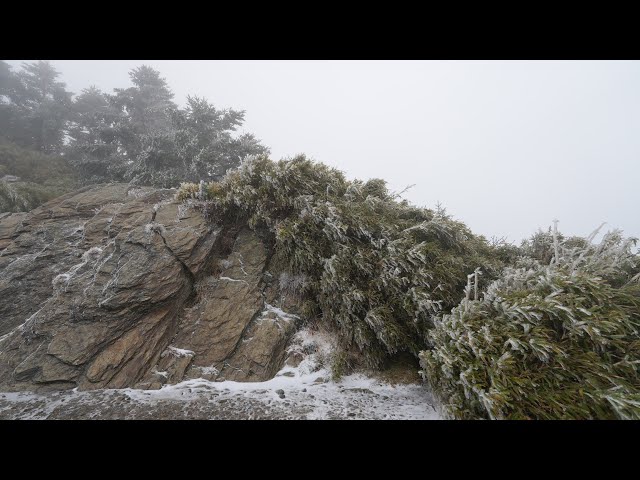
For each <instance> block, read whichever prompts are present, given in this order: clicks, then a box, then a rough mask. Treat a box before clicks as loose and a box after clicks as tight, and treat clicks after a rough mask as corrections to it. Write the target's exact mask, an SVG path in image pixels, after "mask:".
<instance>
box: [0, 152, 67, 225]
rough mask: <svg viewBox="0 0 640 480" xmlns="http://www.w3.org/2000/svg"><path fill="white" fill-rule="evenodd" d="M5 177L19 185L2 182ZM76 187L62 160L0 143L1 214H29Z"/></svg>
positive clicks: (61, 158)
mask: <svg viewBox="0 0 640 480" xmlns="http://www.w3.org/2000/svg"><path fill="white" fill-rule="evenodd" d="M5 175H10V176H16V177H18V178H19V181H4V180H2V178H3V177H4V176H5ZM76 186H77V183H76V178H75V176H74V174H73V171H72V169H71V167H69V165H68V164H67V162H66V160H65V159H64V157H60V156H54V155H45V154H42V153H40V152H37V151H34V150H30V149H26V148H22V147H19V146H17V145H15V144H13V143H10V142H7V141H0V213H2V212H24V211H29V210H31V209H33V208H35V207H37V206H39V205H41V204H43V203H45V202H46V201H48V200H51V199H52V198H55V197H58V196H60V195H62V194H64V193H66V192H69V191H71V190H73V189H74V188H75V187H76Z"/></svg>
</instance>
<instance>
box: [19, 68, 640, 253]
mask: <svg viewBox="0 0 640 480" xmlns="http://www.w3.org/2000/svg"><path fill="white" fill-rule="evenodd" d="M9 63H10V64H12V65H14V66H15V67H18V66H19V64H20V61H9ZM53 63H54V64H55V66H56V68H57V69H58V70H59V71H60V72H61V73H62V80H64V81H65V82H66V83H67V86H68V89H69V90H71V91H73V92H76V93H78V92H79V91H80V90H81V89H82V88H85V87H87V86H89V85H90V84H94V85H96V86H97V87H99V88H101V89H102V90H104V91H107V92H111V90H112V89H113V88H114V87H126V86H129V85H130V84H129V78H128V75H127V72H128V71H129V70H130V69H131V68H133V67H136V66H139V65H141V64H147V65H150V66H152V67H154V68H156V69H157V70H160V71H161V72H162V74H163V76H164V77H166V79H167V81H168V83H169V85H170V86H171V88H172V89H173V91H174V93H175V95H176V101H177V102H178V103H180V104H183V102H184V99H185V98H186V95H187V94H195V95H200V96H204V97H207V98H208V99H209V100H210V101H212V102H213V103H214V104H215V105H216V107H232V108H235V109H243V110H246V111H247V113H246V122H245V124H244V127H243V130H244V131H246V132H251V133H254V134H255V135H256V136H257V137H258V138H260V139H261V140H262V141H263V143H264V144H266V145H267V146H268V147H269V148H270V149H271V152H272V158H274V159H279V158H281V157H286V156H292V155H295V154H297V153H305V154H307V155H308V156H310V157H311V158H314V159H315V160H318V161H321V162H324V163H326V164H329V165H332V166H335V167H337V168H339V169H341V170H343V171H344V172H345V173H346V174H347V175H348V176H349V177H350V178H361V179H368V178H372V177H379V178H384V179H385V180H387V181H388V183H389V186H390V188H391V189H393V190H401V189H403V188H404V187H406V186H407V185H411V184H415V187H413V188H412V189H411V190H409V191H408V192H407V193H406V194H405V198H407V199H408V200H410V201H411V202H413V203H415V204H417V205H420V206H426V207H434V206H435V204H436V202H438V201H439V202H441V203H442V205H443V206H445V207H446V208H447V211H448V212H449V213H450V214H452V215H453V216H454V217H455V218H457V219H459V220H462V221H464V222H465V223H467V225H469V227H470V228H471V229H472V230H473V231H474V232H476V233H480V234H484V235H486V236H487V237H491V236H493V235H496V236H506V237H507V238H508V239H509V240H516V241H518V242H519V241H520V239H522V238H524V237H527V236H529V235H530V234H532V233H534V232H535V231H536V230H537V228H538V227H545V228H546V226H548V225H550V224H551V221H552V220H553V219H554V218H558V219H559V220H560V224H559V227H560V230H561V231H563V232H564V233H567V234H578V235H586V234H588V233H590V232H591V231H592V230H593V229H594V228H595V227H597V226H598V225H599V224H600V223H601V222H608V227H609V228H613V227H619V228H622V229H623V230H624V231H625V233H626V234H628V235H633V236H640V215H639V214H638V207H639V206H640V182H639V180H640V62H637V61H606V62H605V61H144V60H140V61H134V60H126V61H86V60H85V61H79V60H74V61H71V60H64V61H54V62H53Z"/></svg>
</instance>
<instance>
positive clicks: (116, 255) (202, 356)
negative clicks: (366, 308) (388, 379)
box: [0, 184, 298, 390]
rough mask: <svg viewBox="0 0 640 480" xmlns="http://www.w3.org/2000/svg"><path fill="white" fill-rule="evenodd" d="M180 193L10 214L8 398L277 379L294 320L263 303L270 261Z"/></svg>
mask: <svg viewBox="0 0 640 480" xmlns="http://www.w3.org/2000/svg"><path fill="white" fill-rule="evenodd" d="M174 193H175V192H174V191H172V190H155V189H150V188H136V187H131V186H129V185H127V184H109V185H101V186H94V187H86V188H84V189H82V190H80V191H77V192H74V193H71V194H68V195H65V196H63V197H60V198H58V199H55V200H53V201H50V202H48V203H47V204H45V205H43V206H41V207H39V208H37V209H35V210H33V211H32V212H30V213H27V214H25V213H20V214H11V215H6V214H4V215H0V389H2V390H43V389H62V388H75V387H79V388H80V389H96V388H124V387H138V388H159V387H160V386H161V385H163V384H165V383H177V382H179V381H181V380H183V379H184V378H194V377H199V376H202V377H205V378H209V379H223V378H227V379H233V380H238V381H260V380H266V379H268V378H271V377H272V376H273V375H274V374H275V372H277V371H278V369H279V368H280V367H281V366H282V363H283V362H284V356H285V351H286V347H287V344H288V342H289V339H290V338H291V336H292V334H293V333H294V332H295V330H296V328H297V325H298V317H296V316H295V315H292V314H288V313H286V312H284V311H282V310H281V309H280V308H279V307H278V306H277V305H272V303H276V302H274V300H271V299H272V298H273V297H274V296H273V295H272V294H270V295H268V298H269V299H270V301H271V303H267V301H266V300H265V299H266V298H267V295H266V293H265V292H267V291H269V292H272V291H273V289H274V286H273V285H270V284H269V283H268V279H270V278H272V276H271V275H269V274H268V272H267V266H268V261H269V256H270V254H269V252H268V251H267V250H266V249H265V247H264V246H263V244H262V242H261V241H260V239H259V238H258V237H257V236H256V235H255V233H253V232H252V231H251V230H249V229H248V228H246V227H244V228H239V227H238V226H233V227H231V226H225V225H215V224H214V223H212V222H210V221H207V220H206V219H205V218H203V216H202V215H201V214H200V213H199V211H197V210H195V209H192V208H187V207H186V206H184V205H182V204H180V203H178V202H176V201H174ZM265 279H266V280H267V281H265ZM280 306H282V305H280Z"/></svg>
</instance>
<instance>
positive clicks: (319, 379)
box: [313, 377, 324, 383]
mask: <svg viewBox="0 0 640 480" xmlns="http://www.w3.org/2000/svg"><path fill="white" fill-rule="evenodd" d="M313 383H324V377H318V378H316V379H315V380H314V381H313Z"/></svg>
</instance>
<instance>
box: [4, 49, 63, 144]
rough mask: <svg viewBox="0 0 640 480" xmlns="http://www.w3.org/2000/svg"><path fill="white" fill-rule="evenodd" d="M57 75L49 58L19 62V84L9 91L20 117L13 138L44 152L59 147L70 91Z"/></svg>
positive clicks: (61, 140) (61, 142)
mask: <svg viewBox="0 0 640 480" xmlns="http://www.w3.org/2000/svg"><path fill="white" fill-rule="evenodd" d="M59 75H60V74H59V73H58V72H57V71H56V70H55V68H53V66H52V65H51V63H49V62H44V61H38V62H34V63H23V64H22V70H21V71H20V72H18V73H17V76H16V78H17V80H18V81H19V86H18V85H16V86H15V87H14V89H13V91H12V92H11V95H9V99H10V101H11V103H12V104H13V105H14V107H15V110H14V112H15V113H16V115H17V117H18V118H19V122H16V129H15V130H14V132H13V133H14V136H15V138H12V140H14V141H16V142H18V143H20V144H22V145H25V146H31V147H34V148H35V149H37V150H40V151H42V152H45V153H58V152H60V151H61V150H62V147H63V145H64V138H65V128H66V125H67V122H68V120H69V117H70V114H71V95H72V94H71V92H68V91H67V90H66V84H65V83H64V82H60V81H58V80H57V78H58V76H59Z"/></svg>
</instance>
